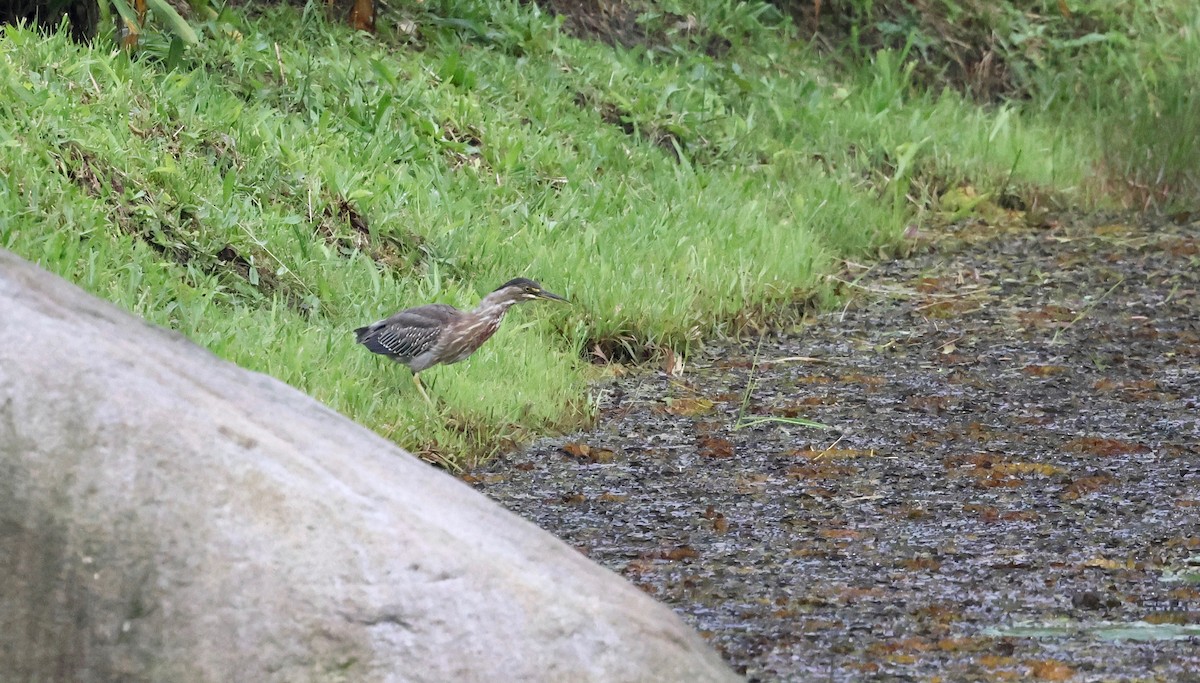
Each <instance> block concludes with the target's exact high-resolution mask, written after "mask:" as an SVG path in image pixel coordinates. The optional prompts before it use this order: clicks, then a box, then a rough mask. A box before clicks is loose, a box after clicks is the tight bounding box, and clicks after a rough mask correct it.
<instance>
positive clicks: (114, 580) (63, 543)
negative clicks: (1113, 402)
mask: <svg viewBox="0 0 1200 683" xmlns="http://www.w3.org/2000/svg"><path fill="white" fill-rule="evenodd" d="M346 343H348V344H349V343H350V339H349V338H347V341H346ZM330 371H336V370H335V369H331V370H330ZM0 672H2V673H0V678H3V680H5V681H10V680H11V681H19V680H36V681H50V680H70V681H110V680H121V681H138V680H145V681H188V682H192V681H222V682H225V681H289V682H291V681H339V680H340V681H431V682H436V683H448V682H458V681H489V682H490V681H727V680H736V677H735V676H734V675H733V673H732V672H731V671H730V670H728V669H727V668H726V667H725V666H724V664H723V663H722V662H721V661H720V659H719V658H718V657H717V656H716V655H715V654H714V653H713V652H712V651H711V650H710V649H709V648H708V647H707V646H706V645H705V644H704V642H703V641H701V639H700V638H699V637H698V636H697V635H696V634H695V633H694V632H692V631H691V630H689V629H688V628H687V627H686V626H685V625H684V624H683V623H682V622H681V621H680V620H679V619H678V618H677V617H676V616H675V615H674V614H673V613H672V612H671V611H670V610H668V609H667V608H666V607H663V606H661V605H659V604H657V603H655V602H653V601H652V600H651V599H649V598H648V597H646V596H645V595H643V594H642V593H641V592H640V591H638V590H637V589H635V588H633V587H632V586H630V585H629V584H627V583H625V582H624V581H622V580H621V579H620V578H619V577H617V576H615V575H613V574H611V573H609V572H608V571H606V570H605V569H603V568H601V567H598V566H596V565H594V564H592V563H591V562H590V561H588V560H587V559H586V558H584V557H582V556H581V555H580V554H579V553H577V552H576V551H574V550H572V549H571V548H569V547H567V546H566V545H564V544H563V543H561V542H559V541H558V540H557V539H555V538H553V537H552V536H550V535H549V534H547V533H545V532H543V531H541V530H540V529H538V528H536V527H534V526H533V525H531V524H529V523H527V522H525V521H523V520H521V519H519V518H517V517H515V516H514V515H512V514H509V513H508V512H506V511H505V510H503V509H501V508H500V507H499V506H497V505H495V504H494V503H492V502H490V501H489V500H487V499H486V498H484V497H483V496H481V495H479V494H478V493H476V492H475V491H472V490H471V489H470V488H469V487H467V486H465V485H464V484H462V483H461V482H459V481H457V480H455V479H453V478H452V477H450V476H447V475H445V474H443V473H441V472H439V471H436V470H434V469H433V468H431V467H429V466H427V465H425V464H423V463H421V462H420V461H418V460H416V459H415V458H413V457H412V456H410V455H409V454H407V453H405V452H403V451H401V450H400V449H398V448H396V447H395V446H394V445H392V444H391V443H389V442H387V441H385V440H384V439H381V438H379V437H378V436H376V435H375V434H373V433H371V432H370V431H368V430H366V429H364V428H362V427H360V426H358V425H356V424H354V423H353V422H351V421H350V420H347V419H346V418H344V417H342V416H340V415H338V414H337V413H335V412H333V411H332V410H329V409H328V408H326V407H324V406H323V405H321V404H319V403H317V402H316V401H314V400H312V399H311V398H309V397H308V396H305V395H304V394H301V393H300V392H297V391H295V390H293V389H291V388H289V387H288V386H286V385H284V384H282V383H280V382H278V381H275V380H273V379H271V378H270V377H266V376H263V375H259V374H255V373H252V372H247V371H245V370H242V369H240V368H238V367H236V366H234V365H231V364H229V363H226V362H224V361H222V360H220V359H218V358H216V357H215V356H213V355H212V354H210V353H208V352H207V351H205V350H203V349H200V348H198V347H197V346H195V345H193V344H192V343H191V342H189V341H188V340H186V339H184V338H183V337H182V336H180V335H178V334H175V333H172V332H168V331H164V330H161V329H158V328H155V327H152V326H150V325H148V324H146V323H144V322H141V321H139V320H137V319H136V318H134V317H132V316H130V315H128V314H126V313H124V312H122V311H120V310H118V309H116V308H115V307H113V306H111V305H109V304H107V303H104V302H101V301H99V300H97V299H94V298H92V297H91V296H89V295H87V294H85V293H84V292H82V291H80V290H79V289H77V288H75V287H74V286H72V285H69V284H67V283H65V282H63V281H62V280H59V279H58V278H56V277H54V276H52V275H50V274H48V273H46V272H44V271H42V270H40V269H38V268H36V267H34V266H31V265H29V264H27V263H25V262H24V261H21V260H20V259H18V258H16V257H15V256H13V255H11V254H9V253H8V252H4V251H2V250H0Z"/></svg>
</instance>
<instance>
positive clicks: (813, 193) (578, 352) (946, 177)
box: [0, 0, 1196, 462]
mask: <svg viewBox="0 0 1200 683" xmlns="http://www.w3.org/2000/svg"><path fill="white" fill-rule="evenodd" d="M694 4H695V5H698V6H699V7H693V8H692V14H691V18H690V19H688V20H687V21H680V20H678V18H676V17H675V16H674V15H670V14H663V13H658V14H653V13H651V14H644V15H643V17H642V22H643V23H642V25H643V26H644V27H645V30H646V33H647V35H652V36H653V37H654V39H653V40H652V41H651V40H647V44H645V45H635V46H633V47H632V48H629V49H625V48H619V49H618V48H613V47H611V46H609V45H607V44H604V43H602V42H596V41H590V40H581V39H579V38H576V37H573V36H571V35H569V34H568V32H567V31H565V30H564V29H563V28H562V25H561V23H560V21H558V20H556V19H555V18H554V17H552V16H550V15H548V14H546V13H544V12H542V11H540V10H539V9H538V8H537V6H536V5H532V4H527V5H522V4H517V3H513V2H443V3H432V4H430V5H420V6H415V8H414V7H406V8H404V10H403V12H404V13H401V12H399V11H397V13H395V14H391V15H386V16H385V17H383V21H382V22H381V28H382V30H381V32H380V34H379V36H378V37H374V38H373V37H369V36H366V35H361V34H360V35H355V34H353V33H352V32H350V31H349V30H347V29H345V28H343V27H341V26H338V25H333V24H330V23H327V22H326V21H325V20H324V19H323V18H322V17H321V16H320V12H317V11H304V10H302V9H298V8H290V7H278V8H266V9H264V10H262V13H261V14H257V15H254V16H247V15H244V14H237V13H226V14H225V15H223V17H222V19H220V20H217V21H211V22H209V23H207V24H204V25H201V26H199V32H200V34H201V38H202V40H201V44H200V46H199V47H197V48H193V49H189V50H187V51H186V52H185V53H183V55H182V57H179V56H177V55H171V54H170V52H169V50H168V49H167V48H165V47H161V48H156V47H155V46H154V45H153V44H151V45H150V47H149V48H148V49H147V51H146V52H145V53H143V55H142V58H140V59H137V60H130V59H129V58H128V57H126V56H125V55H124V54H122V53H117V52H113V51H112V50H110V49H109V47H107V46H108V45H110V44H111V43H110V42H107V41H106V40H104V39H103V37H102V38H101V39H100V40H98V41H97V43H96V46H95V47H84V46H79V45H76V44H74V43H72V42H71V41H70V40H68V39H67V38H65V37H63V36H52V37H44V36H40V35H38V34H36V33H33V32H29V31H25V30H18V29H16V28H14V27H8V28H7V29H5V32H4V34H3V36H2V37H0V174H2V176H0V216H3V222H2V223H0V246H3V247H4V248H7V249H10V250H13V251H15V252H17V253H18V254H20V255H22V256H24V257H25V258H28V259H30V260H33V261H37V262H38V263H40V264H42V265H43V266H45V267H46V268H48V269H50V270H52V271H54V272H56V273H59V274H61V275H63V276H64V277H66V278H68V279H70V280H71V281H73V282H76V283H78V284H80V285H81V286H83V287H85V288H86V289H88V290H89V291H91V292H93V293H95V294H97V295H99V296H101V297H104V298H106V299H109V300H111V301H114V302H116V303H117V304H119V305H121V306H123V307H125V308H127V309H129V310H131V311H134V312H136V313H137V314H139V315H142V316H144V317H146V318H147V319H149V320H151V321H153V322H155V323H158V324H161V325H165V326H168V327H171V328H174V329H178V330H180V331H181V332H183V333H184V334H186V335H188V336H189V337H191V338H192V339H194V340H195V341H196V342H197V343H200V344H202V345H204V346H206V347H208V348H210V349H212V350H213V351H214V352H216V353H218V354H220V355H221V356H223V357H225V358H227V359H229V360H231V361H233V362H236V363H238V364H239V365H242V366H244V367H247V368H250V369H253V370H258V371H262V372H266V373H269V374H271V375H274V376H276V377H278V378H280V379H282V380H284V381H286V382H288V383H290V384H292V385H293V386H295V387H297V388H299V389H301V390H303V391H305V392H308V393H309V394H311V395H313V396H315V397H317V398H318V399H320V400H322V401H324V402H326V403H328V404H329V405H331V406H333V407H334V408H335V409H337V410H339V411H341V412H343V413H344V414H346V415H348V416H350V417H352V418H354V419H356V420H358V421H360V422H362V423H363V424H366V425H368V426H369V427H371V428H373V429H375V430H377V431H378V432H380V433H381V434H384V435H385V436H387V437H389V438H392V439H394V440H396V441H397V442H398V443H399V444H401V445H403V446H405V447H407V448H409V449H411V450H414V451H419V452H423V453H426V454H428V455H430V456H431V457H435V458H445V459H448V460H450V461H459V462H461V461H464V460H470V459H473V458H476V457H479V456H484V455H487V454H488V453H490V452H492V451H494V449H496V448H497V447H503V446H504V445H506V444H508V443H510V442H511V441H513V440H518V441H519V440H520V439H523V438H526V437H527V436H528V435H530V434H532V433H542V432H546V431H553V430H557V429H567V428H571V427H573V426H576V425H579V424H583V423H585V422H586V421H587V420H588V419H589V417H590V415H591V407H590V402H589V399H588V395H587V388H586V385H587V382H588V380H589V378H592V377H594V376H595V375H596V374H597V373H598V372H602V370H598V369H596V368H595V367H594V366H592V365H591V364H590V363H589V362H588V359H589V358H591V357H593V355H594V354H602V355H603V356H605V357H608V358H622V357H630V356H633V357H642V356H644V354H645V353H646V352H647V350H649V351H653V350H655V349H662V348H668V347H670V348H675V349H680V350H686V349H687V348H689V347H690V346H693V345H694V344H696V343H698V342H701V341H702V340H704V339H706V338H711V337H712V336H713V335H716V334H721V333H735V332H737V331H739V329H741V328H743V327H745V326H747V325H756V324H759V323H762V322H764V321H780V320H786V316H787V315H789V311H791V310H793V307H794V304H795V302H796V301H798V300H802V299H807V298H811V297H820V296H822V294H823V293H824V291H825V290H824V285H823V282H824V280H823V276H824V275H826V274H828V273H830V272H831V271H832V270H834V269H836V268H837V266H838V263H839V260H840V259H843V258H855V259H861V258H871V257H873V256H875V255H877V254H878V253H879V252H880V250H881V249H884V250H887V249H892V248H896V247H898V246H899V245H900V244H901V234H902V233H903V231H904V229H905V227H906V226H907V225H908V224H909V223H910V222H912V221H914V220H919V219H920V218H921V217H922V216H923V215H925V214H926V212H929V211H932V210H935V209H936V198H937V196H938V194H940V193H941V192H942V191H944V190H946V189H948V188H951V187H955V186H957V185H959V184H962V183H968V184H971V185H972V186H974V187H976V188H978V189H980V190H981V191H984V192H988V191H991V192H999V191H1000V190H1002V189H1003V190H1008V191H1024V192H1029V193H1034V194H1038V195H1039V196H1043V195H1044V196H1053V197H1055V198H1057V200H1059V201H1068V202H1071V203H1074V204H1076V205H1078V206H1083V207H1088V206H1095V205H1097V204H1098V203H1101V202H1103V201H1104V200H1105V197H1104V195H1103V192H1104V189H1105V183H1104V182H1101V181H1100V180H1099V178H1100V176H1098V174H1097V173H1098V169H1101V168H1104V167H1105V165H1106V164H1107V165H1108V167H1111V166H1112V164H1113V161H1112V159H1113V157H1112V156H1111V151H1112V150H1111V149H1110V147H1111V146H1110V145H1106V144H1102V142H1101V141H1102V140H1104V138H1102V137H1100V136H1098V135H1097V132H1096V131H1097V126H1101V125H1103V120H1102V119H1101V117H1095V120H1094V121H1093V120H1092V119H1089V118H1087V114H1088V110H1086V109H1085V108H1083V107H1082V106H1079V107H1077V108H1076V109H1074V110H1072V107H1074V106H1076V105H1075V104H1063V103H1062V99H1063V98H1062V97H1059V100H1058V102H1057V103H1055V104H1054V105H1053V106H1047V107H1044V108H1038V107H1037V106H1034V105H1036V102H1035V103H1034V104H1033V105H1031V104H1030V103H1025V104H1021V105H1004V104H1000V105H980V104H976V103H975V102H973V101H972V100H970V99H968V98H967V97H966V96H964V95H960V94H958V93H957V92H956V91H955V90H952V89H946V90H942V89H930V88H927V87H919V86H918V85H916V84H914V74H913V65H912V64H911V62H909V61H907V60H905V59H903V58H902V53H900V52H895V51H884V52H879V53H874V54H872V55H871V56H870V57H869V58H868V59H866V60H864V61H861V62H853V64H852V65H851V66H850V67H846V66H845V65H843V66H842V67H835V66H833V65H832V63H831V62H830V61H829V60H828V59H827V58H826V57H822V56H820V55H818V54H816V53H814V52H813V51H811V50H809V49H808V47H807V43H806V42H805V41H802V40H800V39H798V38H797V33H798V32H797V29H796V27H795V25H794V24H793V23H792V22H790V21H789V20H787V19H785V18H784V17H783V16H782V15H780V14H779V13H778V12H775V11H773V10H770V8H767V7H765V6H760V5H740V4H729V3H724V2H718V1H715V0H714V1H711V2H702V3H694ZM684 14H687V13H681V15H680V16H682V15H684ZM413 27H415V31H413V30H411V29H412V28H413ZM1164 31H1165V29H1164ZM1130 54H1138V52H1137V51H1136V50H1135V51H1132V52H1131V53H1130ZM1147 54H1148V53H1147ZM156 55H158V57H159V58H157V59H156V58H155V56H156ZM1129 59H1133V58H1132V57H1130V58H1129ZM1097 63H1098V64H1099V63H1101V62H1097ZM1176 66H1178V68H1180V69H1183V70H1184V71H1185V72H1186V73H1187V74H1190V77H1192V78H1194V77H1195V73H1196V69H1195V65H1194V63H1187V64H1177V65H1176ZM1093 71H1095V72H1096V73H1095V74H1094V75H1095V76H1096V78H1101V77H1106V78H1107V77H1109V76H1105V75H1104V74H1100V73H1099V72H1098V69H1094V70H1093ZM1073 78H1075V81H1074V82H1076V83H1078V82H1081V81H1080V78H1081V77H1079V76H1075V77H1073ZM1130 87H1131V88H1132V87H1138V86H1136V84H1131V85H1130ZM1084 99H1085V97H1084V96H1083V95H1082V94H1081V95H1079V96H1077V97H1074V98H1073V99H1072V100H1071V102H1072V103H1077V102H1083V101H1084ZM1183 99H1186V97H1184V98H1183ZM1181 106H1184V107H1186V106H1188V105H1187V104H1186V103H1184V104H1183V105H1181ZM1177 108H1178V107H1177ZM1071 111H1077V112H1082V113H1080V114H1079V115H1077V116H1075V117H1074V118H1072V116H1071V115H1069V113H1070V112H1071ZM1126 142H1127V144H1129V145H1131V146H1134V145H1136V144H1137V141H1136V139H1135V138H1133V137H1132V136H1129V137H1127V139H1126ZM1136 157H1137V155H1136V154H1134V153H1132V152H1130V153H1129V155H1128V156H1126V157H1121V158H1126V159H1134V158H1136ZM1014 188H1015V190H1014ZM519 275H521V276H528V277H534V278H538V279H540V280H541V281H542V282H543V283H544V284H545V286H546V287H547V288H548V289H551V290H553V291H556V292H559V293H562V294H565V295H566V296H568V297H569V298H570V299H571V300H572V301H573V303H574V305H573V306H571V307H569V308H567V307H551V306H543V307H535V306H529V307H526V308H522V309H518V310H516V311H514V313H512V314H510V317H509V320H508V321H507V322H506V324H505V326H504V327H503V328H502V330H501V332H500V333H499V334H497V336H496V337H495V338H494V339H493V340H492V341H491V342H490V343H489V344H488V345H487V346H485V347H484V349H483V350H481V351H480V352H479V353H478V354H476V356H474V357H473V358H472V359H471V360H470V361H468V362H467V363H464V364H462V365H457V366H454V367H451V368H439V369H434V370H431V371H429V372H428V373H426V375H425V379H426V380H427V384H428V385H429V386H430V388H431V393H433V394H434V395H436V396H437V397H439V398H440V400H441V408H440V410H439V411H438V414H432V412H431V411H430V409H429V408H428V407H426V406H425V405H424V404H423V403H422V402H421V401H420V399H419V397H418V396H417V394H416V393H415V392H414V391H413V390H412V389H411V386H410V383H409V380H408V373H407V371H406V370H404V369H403V368H402V367H399V366H395V365H394V364H391V363H388V362H386V361H384V360H382V359H380V358H377V357H373V356H371V355H370V354H368V353H366V352H365V351H364V350H363V349H361V348H358V347H356V346H355V345H354V344H353V343H352V341H353V337H352V335H351V334H350V330H351V329H353V328H354V327H356V326H358V325H361V324H365V323H367V322H370V321H373V320H375V319H377V318H379V317H382V316H384V315H387V314H389V313H391V312H393V311H395V310H397V309H399V308H401V307H404V306H409V305H413V304H417V303H422V302H427V301H443V302H447V303H452V304H456V305H461V306H469V305H473V304H474V303H475V301H477V299H478V298H479V297H480V296H482V295H483V294H484V293H486V292H487V291H489V290H490V289H492V288H494V287H495V286H496V285H498V284H499V283H501V282H503V281H505V280H507V279H509V278H511V277H515V276H519Z"/></svg>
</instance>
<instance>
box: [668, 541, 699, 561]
mask: <svg viewBox="0 0 1200 683" xmlns="http://www.w3.org/2000/svg"><path fill="white" fill-rule="evenodd" d="M661 557H662V559H664V560H670V561H671V562H678V561H679V560H694V559H696V558H697V557H700V553H699V552H697V551H696V549H695V548H693V547H692V546H690V545H678V546H675V547H674V548H669V549H667V550H664V551H662V555H661Z"/></svg>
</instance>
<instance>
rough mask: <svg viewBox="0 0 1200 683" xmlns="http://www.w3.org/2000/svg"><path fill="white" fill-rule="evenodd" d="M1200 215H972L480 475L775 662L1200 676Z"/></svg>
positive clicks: (964, 674)
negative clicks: (786, 318)
mask: <svg viewBox="0 0 1200 683" xmlns="http://www.w3.org/2000/svg"><path fill="white" fill-rule="evenodd" d="M1198 232H1200V230H1198V227H1197V225H1195V224H1188V225H1177V224H1174V223H1159V224H1153V225H1141V224H1129V223H1125V222H1111V223H1103V222H1097V221H1093V222H1084V223H1070V224H1067V225H1055V226H1052V227H1050V228H1025V227H1023V226H1022V227H1012V228H996V227H990V226H984V225H966V226H960V227H959V228H958V229H957V230H956V231H953V232H948V233H946V234H943V235H940V236H939V237H938V240H939V244H938V249H937V251H936V252H930V253H926V254H924V255H921V256H917V257H914V258H909V259H905V260H900V261H895V262H889V263H884V264H880V265H878V266H876V267H874V268H872V269H871V270H870V271H869V272H865V273H864V272H862V271H859V272H851V273H848V274H847V277H846V278H845V279H846V280H848V281H856V284H855V285H854V286H852V287H847V289H846V292H845V294H846V296H847V297H848V299H849V301H848V303H849V305H848V307H847V308H846V309H845V310H844V311H843V310H839V311H836V312H832V313H829V314H825V315H822V316H819V317H818V318H816V319H815V320H814V321H813V322H812V324H810V325H806V326H804V327H803V328H801V329H800V330H799V331H798V332H797V333H796V334H794V335H790V336H782V337H773V338H768V339H764V340H761V342H753V343H749V344H745V345H727V346H715V347H712V348H710V349H708V350H707V351H706V352H705V353H704V354H703V355H702V356H701V357H700V358H696V359H693V360H692V361H691V363H690V364H689V365H688V366H687V368H686V371H685V372H684V374H683V375H682V376H680V377H670V376H668V375H666V374H665V373H662V372H657V373H653V372H647V373H644V374H641V375H639V376H634V377H628V378H623V379H620V380H616V381H613V382H611V383H609V384H607V385H605V386H602V387H600V390H601V391H602V392H603V398H602V405H603V407H604V408H603V417H602V419H601V420H600V423H599V426H598V428H597V429H596V430H595V431H593V432H589V433H583V434H574V435H571V436H569V437H565V438H558V439H548V440H545V441H542V442H539V443H537V444H535V445H533V446H532V447H531V448H529V449H527V450H525V451H523V452H520V453H516V454H512V455H510V456H508V457H506V458H503V459H500V460H498V461H496V462H493V463H492V464H491V465H489V466H488V467H487V468H486V470H482V471H476V472H472V473H470V474H468V475H467V477H466V478H467V480H468V481H470V482H472V483H474V484H475V485H476V486H477V487H478V488H479V489H481V490H482V491H483V492H484V493H486V494H487V495H489V496H490V497H492V498H493V499H495V500H497V501H499V502H500V503H502V504H503V505H505V506H507V507H509V508H510V509H512V510H514V511H515V512H517V513H519V514H521V515H523V516H525V517H527V518H529V519H531V520H532V521H534V522H536V523H537V524H539V525H541V526H542V527H543V528H545V529H547V530H549V531H551V532H553V533H555V534H556V535H558V536H559V537H561V538H563V539H564V540H565V541H567V542H568V543H570V544H572V545H573V546H575V547H577V548H578V549H579V550H580V551H581V552H584V553H585V554H587V555H588V556H590V557H591V558H593V559H594V560H596V561H597V562H599V563H601V564H603V565H605V566H607V567H609V568H611V569H613V570H614V571H616V572H618V573H620V574H622V575H623V576H625V577H626V578H627V579H629V580H630V581H632V582H633V583H634V584H636V585H638V586H639V587H641V588H642V589H643V590H645V591H646V592H647V593H650V594H651V595H654V596H655V597H656V598H658V599H659V600H661V601H663V602H665V603H666V604H668V605H670V606H672V607H673V608H674V609H675V610H676V611H677V612H678V613H679V614H680V615H681V616H683V618H684V619H685V620H687V621H688V622H689V623H691V624H692V625H694V626H695V627H696V628H697V629H698V630H699V631H700V632H701V633H702V634H703V635H704V636H705V637H706V638H707V639H708V640H709V641H710V642H711V643H712V644H713V645H714V647H716V648H717V649H718V650H720V651H721V652H722V653H723V654H724V656H725V657H726V658H727V659H728V660H729V661H730V662H731V663H732V664H733V665H734V666H735V667H736V668H737V669H738V670H739V671H742V672H744V673H745V674H746V675H747V677H748V678H750V679H751V680H761V681H776V680H833V681H858V680H929V679H930V678H931V677H934V676H941V677H942V680H955V681H962V680H1026V679H1031V678H1032V679H1043V680H1113V679H1123V678H1129V679H1131V680H1162V681H1181V680H1196V674H1195V673H1193V672H1197V671H1200V636H1197V625H1198V624H1200V585H1197V583H1196V582H1195V581H1190V580H1188V579H1187V577H1191V576H1195V574H1196V573H1197V572H1200V569H1198V568H1197V567H1196V565H1197V564H1200V423H1198V417H1197V416H1198V415H1200V294H1198V290H1200V240H1198V239H1197V234H1198ZM748 386H749V388H750V393H749V399H748V401H747V402H746V404H745V405H743V397H744V396H745V393H746V391H747V387H748ZM710 402H711V403H710ZM753 417H766V418H772V419H770V420H768V421H765V422H760V423H758V424H754V425H753V426H750V427H747V428H742V429H735V427H736V426H737V425H739V423H742V424H744V423H746V422H747V421H748V419H750V418H753ZM790 418H806V419H810V420H815V421H818V422H820V423H824V424H827V425H831V426H833V427H835V428H836V429H835V430H833V431H823V430H818V429H812V428H807V427H801V426H797V425H794V424H788V423H787V422H785V420H787V419H790ZM584 446H586V447H587V448H583V447H584ZM1181 577H1183V578H1182V579H1181ZM1140 624H1145V625H1144V626H1143V625H1140ZM1168 632H1170V633H1172V634H1174V635H1173V636H1172V637H1170V638H1167V637H1165V635H1166V634H1167V633H1168ZM1147 634H1149V635H1150V636H1153V635H1155V634H1157V635H1161V636H1164V637H1142V636H1146V635H1147Z"/></svg>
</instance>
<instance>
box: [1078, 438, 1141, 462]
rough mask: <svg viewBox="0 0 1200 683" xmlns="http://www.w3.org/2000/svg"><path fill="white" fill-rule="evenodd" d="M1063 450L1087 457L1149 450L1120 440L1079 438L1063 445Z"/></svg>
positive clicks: (1110, 455)
mask: <svg viewBox="0 0 1200 683" xmlns="http://www.w3.org/2000/svg"><path fill="white" fill-rule="evenodd" d="M1063 450H1064V451H1067V452H1069V453H1087V454H1088V455H1099V456H1103V457H1112V456H1114V455H1128V454H1130V453H1145V452H1147V451H1149V450H1150V449H1149V448H1146V447H1145V446H1143V445H1141V444H1137V443H1132V442H1130V441H1122V440H1120V439H1109V438H1106V437H1100V436H1081V437H1079V438H1078V439H1071V440H1070V441H1068V442H1066V443H1065V444H1063Z"/></svg>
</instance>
